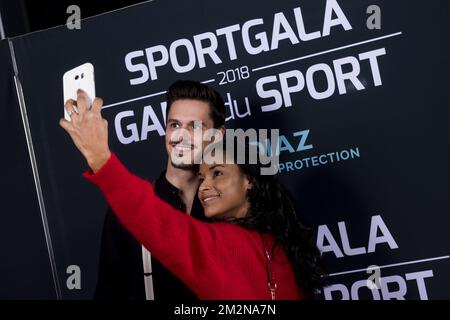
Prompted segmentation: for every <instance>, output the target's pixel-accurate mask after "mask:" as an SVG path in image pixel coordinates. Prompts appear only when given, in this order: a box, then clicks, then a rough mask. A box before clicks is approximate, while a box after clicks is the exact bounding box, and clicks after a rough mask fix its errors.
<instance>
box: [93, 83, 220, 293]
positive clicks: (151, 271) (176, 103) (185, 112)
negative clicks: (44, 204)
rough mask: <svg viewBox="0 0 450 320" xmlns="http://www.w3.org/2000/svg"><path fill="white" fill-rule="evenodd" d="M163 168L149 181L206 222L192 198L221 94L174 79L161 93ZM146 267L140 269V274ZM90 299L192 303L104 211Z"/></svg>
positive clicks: (164, 197) (172, 201) (173, 279)
mask: <svg viewBox="0 0 450 320" xmlns="http://www.w3.org/2000/svg"><path fill="white" fill-rule="evenodd" d="M166 98H167V110H166V119H167V121H166V137H165V144H166V151H167V153H168V155H169V157H168V160H167V169H166V170H165V171H163V172H162V173H161V175H160V176H159V178H158V179H157V180H156V181H155V182H154V187H155V192H156V194H157V195H158V197H160V198H161V199H162V200H164V201H166V202H167V203H169V204H170V205H171V206H172V207H174V208H176V209H179V210H180V211H183V212H186V213H187V214H191V213H192V215H193V216H194V217H196V218H198V219H205V218H204V216H203V209H202V206H201V204H200V202H199V201H198V198H197V188H198V178H197V170H198V166H197V165H196V164H195V163H194V159H195V158H196V157H198V155H199V154H200V153H201V152H202V151H203V148H204V143H203V141H202V132H204V131H206V130H208V129H211V128H215V129H218V130H219V131H218V132H221V133H222V134H223V132H224V125H225V106H224V102H223V100H222V98H221V97H220V94H219V93H218V92H216V91H215V90H213V89H212V88H210V87H208V86H206V85H204V84H201V83H198V82H195V81H188V80H184V81H177V82H175V83H174V84H173V85H171V86H170V88H169V90H168V91H167V94H166ZM144 269H145V270H144ZM94 298H95V299H98V300H107V299H108V300H109V299H120V300H145V299H156V300H184V301H189V300H191V301H192V300H195V299H196V297H195V295H194V293H193V292H192V291H191V290H190V289H189V288H188V287H187V286H185V285H184V284H183V283H182V282H181V281H180V280H178V278H176V276H175V275H173V274H172V273H170V271H168V270H167V269H166V268H165V267H164V266H162V265H161V264H160V263H159V262H158V261H157V260H156V259H153V258H151V253H149V252H148V251H146V250H145V248H143V247H142V246H141V245H140V244H139V242H137V241H136V240H135V239H134V238H133V237H132V236H131V234H130V233H128V231H127V230H125V228H124V227H123V226H122V225H121V224H120V222H119V221H118V220H117V218H116V216H115V215H114V213H113V212H112V211H111V209H110V208H109V209H108V211H107V213H106V217H105V221H104V226H103V232H102V243H101V252H100V262H99V272H98V282H97V288H96V292H95V296H94Z"/></svg>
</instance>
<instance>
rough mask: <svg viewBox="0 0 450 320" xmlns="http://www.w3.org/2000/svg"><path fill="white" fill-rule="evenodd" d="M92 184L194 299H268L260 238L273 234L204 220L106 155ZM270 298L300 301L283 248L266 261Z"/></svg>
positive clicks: (268, 239) (89, 175)
mask: <svg viewBox="0 0 450 320" xmlns="http://www.w3.org/2000/svg"><path fill="white" fill-rule="evenodd" d="M83 176H84V177H85V178H87V179H88V180H90V181H91V182H93V183H94V184H95V185H97V186H98V187H99V188H100V189H101V191H102V192H103V194H104V195H105V197H106V200H107V201H108V204H109V205H110V206H111V208H112V209H113V211H114V212H115V214H116V215H117V216H118V218H119V220H120V221H121V223H122V224H123V225H124V226H125V228H127V229H128V230H129V231H130V232H131V233H132V234H133V236H134V237H135V238H136V239H137V240H138V241H139V242H141V243H142V244H143V245H144V246H145V247H146V248H147V249H148V250H149V251H150V252H151V253H152V255H153V256H154V257H156V258H157V259H158V260H159V261H160V262H161V263H162V264H164V265H165V266H166V267H167V269H169V270H170V271H171V272H172V273H174V274H176V275H177V276H178V277H179V278H180V279H181V280H182V281H183V282H184V283H186V285H188V286H189V287H190V288H191V289H192V290H193V291H194V292H195V293H196V294H197V296H198V297H199V298H200V299H224V300H228V299H243V300H266V299H271V295H270V291H269V288H268V281H267V280H268V274H267V269H266V267H267V260H266V257H265V251H264V245H263V239H264V241H265V243H266V246H267V244H268V245H271V244H272V243H273V238H272V237H271V236H270V235H268V234H265V235H261V234H260V233H258V232H256V231H250V230H247V229H245V228H243V227H240V226H238V225H235V224H231V223H226V222H215V223H206V222H201V221H198V220H196V219H194V218H192V217H191V216H189V215H187V214H185V213H182V212H179V211H177V210H176V209H174V208H172V207H171V206H170V205H169V204H167V203H165V202H164V201H162V200H161V199H159V198H158V197H157V196H156V195H155V193H154V191H153V187H152V185H151V184H150V183H149V182H148V181H146V180H143V179H141V178H139V177H137V176H135V175H133V174H132V173H130V172H129V171H128V170H127V169H126V168H125V167H124V166H123V164H122V163H121V162H120V161H119V159H118V158H117V157H116V156H115V154H112V156H111V158H110V159H109V160H108V162H107V163H106V164H105V165H104V166H103V167H102V168H101V169H100V170H99V171H98V172H97V173H95V174H94V173H93V172H92V171H91V170H88V171H86V172H85V173H84V174H83ZM271 261H272V263H271V267H272V275H273V277H274V278H275V279H276V283H277V289H276V296H275V298H276V299H285V300H288V299H289V300H290V299H301V298H302V295H301V293H300V291H299V289H298V287H297V284H296V280H295V274H294V272H293V270H292V267H291V265H290V263H289V261H288V259H287V257H286V254H285V252H284V250H283V249H281V248H279V249H277V250H276V251H275V255H274V256H273V257H272V259H271Z"/></svg>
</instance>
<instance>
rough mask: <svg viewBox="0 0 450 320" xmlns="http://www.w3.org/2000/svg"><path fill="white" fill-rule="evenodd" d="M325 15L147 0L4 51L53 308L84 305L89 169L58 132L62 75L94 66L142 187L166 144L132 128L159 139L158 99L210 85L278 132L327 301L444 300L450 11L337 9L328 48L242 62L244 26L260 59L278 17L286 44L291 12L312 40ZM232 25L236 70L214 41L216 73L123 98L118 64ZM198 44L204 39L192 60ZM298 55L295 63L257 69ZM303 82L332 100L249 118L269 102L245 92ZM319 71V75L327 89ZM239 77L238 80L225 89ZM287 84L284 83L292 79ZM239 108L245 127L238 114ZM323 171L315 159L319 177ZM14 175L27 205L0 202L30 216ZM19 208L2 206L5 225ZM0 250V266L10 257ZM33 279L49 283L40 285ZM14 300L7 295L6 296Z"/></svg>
mask: <svg viewBox="0 0 450 320" xmlns="http://www.w3.org/2000/svg"><path fill="white" fill-rule="evenodd" d="M327 3H328V5H331V4H332V3H334V1H331V0H330V1H325V0H320V1H290V0H284V1H279V2H277V3H276V4H274V3H273V2H270V1H266V2H258V5H257V6H255V4H253V3H252V4H250V3H242V1H235V0H233V1H226V2H211V1H201V0H196V1H190V2H184V1H175V0H166V1H162V0H156V1H153V2H151V3H144V4H141V5H138V6H133V7H129V8H126V9H124V10H119V11H116V12H112V13H109V14H106V15H101V16H98V17H94V18H89V19H85V20H83V21H82V28H81V30H77V31H73V30H68V29H67V28H66V27H65V26H61V27H58V28H53V29H49V30H46V31H43V32H37V33H33V34H29V35H26V36H22V37H17V38H13V39H12V43H13V46H14V52H15V57H16V59H17V65H18V68H19V75H20V80H21V82H22V85H23V90H24V96H25V103H26V108H27V112H28V117H29V121H30V128H31V132H32V135H33V144H34V148H35V151H36V159H37V163H38V169H39V175H40V178H41V183H42V188H43V196H44V198H43V200H44V203H45V206H46V210H47V215H48V222H49V226H50V231H51V235H52V240H53V247H54V253H55V257H56V265H57V267H58V275H59V282H60V284H61V288H62V297H63V298H64V299H74V298H82V299H85V298H86V299H88V298H90V297H91V296H92V293H93V290H94V287H95V281H96V272H97V262H98V252H99V242H100V233H101V226H102V219H103V214H104V211H105V209H106V204H105V202H104V200H103V199H102V197H101V195H100V193H99V192H98V191H97V190H96V189H95V188H94V187H93V186H91V185H89V184H88V183H87V182H86V181H84V180H83V179H82V177H81V172H82V171H83V170H84V169H85V167H86V166H85V164H84V162H83V159H82V158H81V156H80V155H79V154H78V152H77V151H76V150H75V149H74V147H73V146H72V144H71V143H70V141H69V139H68V137H67V136H66V135H65V133H64V132H63V130H62V129H60V128H59V126H58V119H59V118H60V117H61V116H62V106H63V101H62V99H63V98H62V75H63V74H64V72H65V71H67V70H69V69H71V68H73V67H75V66H77V65H80V64H82V63H84V62H87V61H89V62H91V63H92V64H93V65H94V67H95V77H96V89H97V95H98V96H101V97H102V98H103V99H104V101H105V109H104V112H103V114H104V116H105V117H106V118H107V119H108V121H109V123H110V141H111V147H112V149H113V150H114V151H115V152H116V153H117V154H118V155H119V157H120V158H121V159H122V161H123V162H124V163H125V164H126V165H127V166H128V167H129V168H130V169H132V170H133V171H134V172H136V173H137V174H139V175H145V176H150V177H156V176H157V174H158V173H159V172H160V171H161V170H162V169H163V167H164V164H165V157H166V155H165V152H164V145H163V137H162V136H160V134H158V132H157V131H156V130H153V131H150V132H149V133H148V134H147V135H145V134H144V136H143V134H142V132H141V131H142V130H141V129H142V126H143V124H142V122H143V119H149V120H148V123H147V125H152V124H153V123H155V122H156V123H158V122H159V123H161V126H164V119H163V113H164V112H163V108H162V107H161V103H164V96H163V95H162V94H161V92H163V91H164V90H165V89H166V88H167V86H168V85H169V84H170V83H172V82H173V81H174V80H175V79H178V78H191V79H196V80H199V81H207V80H211V81H210V82H208V83H209V85H211V86H213V87H215V88H217V89H218V90H219V91H220V92H221V93H222V94H223V96H224V98H225V99H228V97H231V99H232V100H235V101H236V103H237V104H238V111H239V113H240V115H241V117H239V116H238V115H237V113H236V110H235V109H234V108H233V109H231V107H230V105H228V106H229V107H230V108H229V116H230V119H229V121H227V126H228V127H230V128H237V127H242V128H252V127H255V128H279V129H280V133H281V134H282V135H283V137H282V139H281V140H280V163H281V164H282V165H283V167H282V168H283V170H281V172H280V173H279V176H280V178H281V179H282V181H283V182H284V183H285V184H286V185H287V186H288V188H289V189H290V190H291V191H292V192H293V194H294V195H295V196H296V199H297V202H298V206H299V208H300V211H301V214H302V215H303V216H304V217H305V218H306V219H307V220H308V221H309V222H310V223H311V224H312V225H314V226H316V227H317V230H318V240H319V245H320V246H321V247H323V249H324V256H325V258H326V261H327V264H328V266H329V271H330V273H331V276H330V283H331V284H332V285H333V286H332V287H330V288H328V289H327V290H325V293H324V296H325V298H327V299H331V298H332V299H341V298H345V299H357V298H360V299H374V298H375V299H378V298H379V299H393V298H406V299H426V298H428V299H439V298H446V299H448V298H449V297H450V296H449V294H448V289H447V288H448V283H450V275H449V271H448V270H449V261H450V260H449V256H448V255H449V244H450V240H449V238H448V236H447V232H446V230H447V227H448V224H449V218H448V215H447V212H449V206H450V201H449V197H448V194H449V187H448V181H449V178H450V170H449V168H448V163H449V160H450V159H449V158H450V149H449V142H448V137H449V133H450V132H449V131H450V127H449V126H448V125H447V119H449V118H450V117H449V116H450V113H449V110H448V105H449V98H450V96H449V90H448V87H449V82H450V81H449V80H448V74H449V71H450V62H449V61H448V56H449V53H450V52H449V51H450V50H449V46H448V43H447V42H446V41H444V38H445V34H446V32H447V31H448V30H449V24H450V21H449V19H448V17H449V14H450V6H449V4H448V3H447V2H445V1H438V0H434V1H427V2H423V3H422V2H417V3H416V4H414V5H413V4H411V3H410V2H407V1H395V2H394V1H381V0H379V1H365V0H362V1H358V2H355V1H344V0H341V1H338V4H339V6H340V8H341V9H342V13H343V14H344V15H345V17H346V19H348V22H349V24H350V25H351V29H349V28H347V29H348V30H345V28H344V27H343V26H342V25H337V26H334V27H331V29H330V32H329V33H330V34H329V35H328V36H323V37H320V38H318V39H314V40H311V41H298V43H292V42H295V40H292V39H293V38H294V37H295V36H292V35H291V40H289V39H283V40H280V41H279V46H278V48H277V49H275V48H274V49H273V50H269V51H267V52H261V53H259V54H255V55H252V54H250V53H248V52H247V50H246V48H245V46H244V45H243V42H242V37H241V30H242V29H243V28H244V27H243V26H244V24H245V22H247V21H249V20H252V19H258V18H261V19H263V21H261V22H263V24H260V25H258V26H254V27H253V28H251V29H250V39H251V42H252V44H253V46H257V45H258V41H257V39H255V36H256V34H258V33H260V32H265V33H266V34H267V37H268V43H269V46H270V44H271V38H272V34H273V33H276V32H274V31H273V25H274V20H275V18H274V17H277V18H276V19H281V20H283V17H286V21H285V22H284V23H283V24H282V27H281V29H280V30H281V31H280V33H283V32H287V31H288V30H287V29H286V28H289V27H291V28H292V30H293V33H294V34H297V25H296V21H295V18H294V13H293V10H294V8H298V7H301V11H302V13H303V18H304V22H305V29H306V30H307V32H313V31H322V28H323V24H324V15H325V7H326V4H327ZM373 4H376V5H378V6H379V7H380V9H381V29H380V30H370V29H368V28H367V26H366V21H367V19H368V18H369V15H368V14H367V13H366V9H367V7H368V6H369V5H373ZM277 13H278V14H277ZM335 14H336V13H335ZM332 18H333V19H335V18H336V15H333V17H332ZM283 21H284V20H283ZM283 21H282V22H283ZM341 21H342V20H341ZM236 24H239V29H240V30H239V31H236V32H235V33H234V34H233V37H234V38H233V39H234V43H235V50H236V59H231V58H230V57H231V56H232V50H231V49H230V46H229V45H228V46H227V41H226V40H225V36H223V35H222V36H217V35H216V36H215V38H216V39H218V49H217V55H218V57H219V58H220V59H221V61H222V63H220V64H215V63H214V61H213V59H211V57H206V60H205V63H206V66H205V67H204V68H200V67H199V64H198V59H195V60H196V61H195V62H196V64H195V67H194V68H193V69H192V70H191V71H189V72H186V73H177V72H175V71H174V69H173V68H172V67H171V65H170V63H169V64H166V65H164V66H162V67H158V68H157V69H156V71H157V75H158V79H155V80H150V79H149V80H148V81H146V82H144V83H142V84H138V85H131V84H130V80H131V79H135V78H139V76H140V73H139V72H135V73H132V72H130V71H128V70H127V67H126V64H125V57H126V55H127V54H128V53H130V52H132V51H139V50H142V52H140V53H139V52H138V53H137V57H136V58H134V59H133V60H132V61H133V64H135V65H136V64H138V63H140V64H147V59H146V57H145V49H146V48H151V47H154V46H156V45H163V46H165V47H166V48H169V47H170V45H171V44H172V43H173V42H174V41H175V40H178V39H187V41H186V40H185V43H191V44H192V43H194V40H193V37H194V36H195V35H199V34H202V33H206V32H210V34H208V35H209V36H211V33H212V34H215V33H216V30H217V29H220V28H223V27H227V26H233V25H236ZM285 34H286V33H285ZM297 35H298V34H297ZM369 40H370V41H369ZM207 45H208V41H205V43H204V46H207ZM274 46H275V45H272V47H274ZM167 50H169V49H167ZM374 50H384V51H385V54H379V55H378V56H377V57H376V59H375V60H371V62H372V64H371V63H369V60H368V59H364V58H362V57H361V56H360V54H363V53H366V52H374ZM176 53H177V55H176V57H177V58H178V59H179V63H180V64H181V65H187V64H188V62H189V60H188V57H187V54H186V48H183V47H180V48H179V50H178V51H177V52H176ZM316 53H317V54H316ZM318 53H320V54H318ZM155 57H156V59H159V58H160V57H159V56H155ZM299 57H302V59H298V60H296V61H291V62H289V63H288V62H286V63H284V64H280V65H277V66H273V67H267V68H265V69H258V68H260V67H263V66H270V65H271V64H274V63H278V62H282V61H287V60H290V59H294V58H299ZM346 57H353V58H348V61H352V62H353V63H354V64H355V65H353V68H357V67H358V66H359V67H360V73H359V75H358V79H359V82H360V86H362V88H361V87H359V88H357V87H358V85H355V84H352V83H351V82H350V81H348V80H347V81H346V82H345V83H344V86H343V87H341V88H340V89H341V90H342V91H345V93H343V94H339V91H338V89H339V88H338V80H337V78H336V77H338V76H337V75H336V72H337V71H336V70H337V69H336V66H335V64H336V63H337V62H336V61H337V60H338V59H342V58H346ZM2 60H4V59H2ZM333 62H334V63H335V64H334V63H333ZM2 63H3V61H2ZM324 64H325V65H324ZM243 67H244V69H242V68H243ZM245 67H247V68H248V77H247V74H246V72H244V73H242V70H244V71H245V70H247V69H245ZM313 68H318V69H319V71H318V72H316V73H315V75H314V77H313V80H312V84H313V85H314V87H315V88H316V90H317V91H318V92H326V91H327V89H329V90H331V89H332V87H330V86H332V85H333V84H335V88H334V90H331V92H333V93H332V94H330V96H329V97H326V98H323V99H317V98H314V94H311V93H310V92H309V91H308V89H309V88H310V87H309V86H307V87H305V88H304V89H303V90H302V91H300V92H293V93H292V94H291V95H290V97H291V103H289V98H288V97H287V96H284V100H283V106H280V108H279V109H277V110H274V111H269V112H263V111H262V108H261V106H263V105H268V104H271V103H273V102H274V99H272V98H268V97H264V96H263V94H262V92H261V91H260V92H259V93H258V91H257V89H256V88H257V84H258V83H261V81H264V80H261V79H262V78H264V77H269V76H272V78H267V83H265V84H264V85H263V88H264V90H265V91H266V93H267V94H269V93H268V91H269V90H278V91H279V90H280V81H281V80H280V77H282V76H283V75H284V76H286V75H287V72H290V73H289V74H290V75H293V74H297V75H298V74H299V72H298V71H300V72H301V73H302V74H303V75H304V76H306V74H307V70H310V71H311V70H313ZM349 68H350V69H349ZM236 69H238V70H240V71H238V72H237V71H236ZM228 70H234V71H228ZM295 70H298V71H295ZM320 70H327V71H328V70H329V71H330V72H331V79H329V81H330V82H329V83H327V82H326V77H325V73H324V72H323V71H320ZM227 71H228V72H227ZM350 71H351V66H350V65H349V64H348V63H347V65H344V66H343V67H342V72H343V73H348V72H350ZM222 72H223V73H224V74H225V76H226V75H229V78H228V79H227V80H226V81H227V82H228V83H226V84H220V83H221V80H222V78H223V75H222ZM378 74H379V80H378V81H377V78H378V77H377V75H378ZM10 75H11V74H9V76H7V77H6V79H5V82H6V83H9V86H7V89H8V90H9V91H8V90H6V91H5V92H7V93H6V94H7V96H9V97H10V99H8V100H7V105H8V108H9V107H10V106H14V110H16V111H17V110H18V107H17V106H16V104H17V102H14V103H13V102H11V101H12V100H11V99H16V98H14V97H13V96H14V90H13V89H14V88H13V87H12V85H11V83H12V82H11V79H10ZM280 75H281V76H280ZM233 76H234V78H235V80H234V81H232V79H233ZM239 76H241V78H245V79H242V80H237V79H238V78H239ZM2 77H4V73H3V72H2ZM286 83H287V85H288V86H291V87H294V86H295V85H296V81H295V79H294V78H290V79H288V80H287V82H286ZM309 85H311V83H310V84H309ZM2 86H3V84H2ZM330 88H331V89H330ZM357 89H359V90H357ZM3 91H4V90H2V94H3ZM273 92H274V91H272V93H273ZM228 94H229V95H228ZM280 97H281V95H280ZM245 98H247V101H248V105H249V107H248V110H250V113H251V114H248V115H246V116H244V115H245V112H246V111H248V110H247V108H246V104H245V103H246V100H245ZM130 100H131V101H130ZM2 104H3V100H2ZM163 105H164V104H163ZM289 105H291V106H289ZM151 111H153V112H154V115H153V114H152V113H151ZM2 112H3V111H2ZM123 112H128V116H124V117H123V118H122V120H121V121H120V118H121V115H122V116H123V115H124V113H123ZM232 112H233V113H232ZM233 115H234V117H232V116H233ZM152 116H154V117H153V118H152ZM14 117H16V118H17V117H18V114H16V115H15V116H14ZM14 117H13V116H11V115H8V117H7V118H3V117H2V119H10V118H13V119H15V118H14ZM17 119H18V118H17ZM2 121H6V120H2ZM7 122H8V123H7V126H5V127H3V126H2V130H4V128H7V129H8V130H7V131H6V132H7V133H5V135H4V136H9V137H10V136H11V132H19V134H21V132H23V131H20V130H19V129H18V128H19V127H20V126H21V124H20V121H19V119H18V120H17V123H16V124H14V125H13V123H12V122H11V121H10V120H7ZM127 126H128V128H131V129H127ZM134 126H135V127H136V129H137V131H138V132H139V139H137V140H139V141H135V142H132V143H129V144H123V143H121V142H120V140H119V138H118V132H120V131H122V133H123V134H124V135H130V133H131V131H130V130H133V127H134ZM302 137H303V141H302ZM14 138H17V139H19V140H20V142H21V144H20V143H19V144H15V146H16V148H17V147H18V146H20V145H22V146H23V152H22V153H23V155H22V153H20V155H22V157H21V158H20V159H21V160H20V161H18V160H16V163H23V164H24V167H23V169H21V170H20V172H21V173H22V174H24V172H28V173H30V172H31V171H30V168H29V165H28V166H27V165H25V164H26V163H27V161H28V156H27V154H26V152H25V151H26V149H25V142H23V141H24V137H23V136H22V137H21V136H20V135H15V136H14ZM14 152H17V151H14ZM336 152H337V153H338V155H339V161H338V160H337V155H336ZM330 154H333V155H332V156H333V159H334V161H331V156H330ZM321 155H323V157H320V156H321ZM324 159H327V160H328V161H327V162H326V163H325V161H324ZM22 170H23V171H22ZM288 170H289V171H288ZM27 177H28V178H29V179H28V180H29V183H28V184H26V181H28V180H26V179H22V181H23V182H24V183H25V184H26V185H27V186H29V190H30V193H31V194H30V195H26V194H24V193H23V189H24V188H21V189H20V190H21V192H12V191H9V192H8V195H9V194H11V195H14V197H12V196H11V197H9V198H10V199H13V202H14V203H24V205H25V204H26V205H27V206H28V205H31V204H32V203H33V204H35V205H36V206H37V200H36V196H35V194H33V192H32V191H33V190H34V189H33V188H34V185H33V181H32V176H31V173H30V174H29V175H27ZM22 199H26V201H23V200H22ZM31 200H33V201H31ZM32 209H33V210H30V211H29V212H33V218H35V219H38V218H39V217H40V213H39V210H37V209H38V208H36V207H34V208H32ZM25 210H26V209H24V210H18V209H17V207H15V211H16V212H23V211H25ZM9 219H10V216H7V221H8V220H9ZM22 223H23V220H22ZM27 225H28V223H27ZM29 225H31V223H30V224H29ZM22 228H23V227H22ZM19 230H21V229H20V228H19V226H17V227H14V228H10V229H9V231H10V232H12V231H15V234H16V233H17V232H20V233H21V234H22V231H19ZM22 230H23V229H22ZM37 230H38V231H40V230H42V229H40V230H39V229H37ZM38 231H36V232H38ZM42 238H43V236H42V234H36V235H35V234H33V233H32V234H28V233H27V235H26V236H22V237H21V239H22V241H25V242H27V243H29V242H33V244H34V245H37V244H39V241H38V240H39V239H42ZM9 239H11V238H10V237H9ZM321 239H322V240H323V241H322V240H321ZM4 243H5V242H2V250H1V251H2V253H1V254H3V252H8V251H7V249H6V248H5V249H4V248H3V245H4ZM9 243H11V241H9ZM43 245H45V242H43ZM43 248H44V249H45V247H43ZM44 249H42V250H41V251H38V250H36V251H35V252H34V254H36V255H37V256H38V257H39V259H42V257H46V258H48V255H46V253H45V250H44ZM10 250H11V248H10ZM43 250H44V251H43ZM39 252H42V254H38V253H39ZM21 257H22V251H21V250H20V248H19V246H17V247H14V257H11V258H10V261H11V263H12V264H14V265H19V266H21V267H23V260H20V259H22V258H21ZM36 259H38V258H36ZM37 261H38V260H37ZM34 264H35V263H34V262H33V266H34ZM69 265H78V266H80V268H81V271H82V287H81V290H69V289H67V287H66V279H67V277H68V275H67V273H66V268H67V267H68V266H69ZM369 265H378V266H380V267H382V268H381V270H380V271H381V277H382V278H381V289H380V290H374V291H372V292H371V291H369V290H368V289H367V287H365V286H364V285H365V281H366V279H367V278H368V277H369V274H367V273H366V268H367V267H368V266H369ZM46 275H47V278H48V279H47V280H49V281H51V276H50V273H46ZM0 276H3V275H0ZM17 277H19V275H17V276H16V278H17ZM41 280H43V281H44V280H45V279H44V278H42V279H41ZM44 282H45V281H44ZM11 286H13V285H12V284H11ZM42 286H43V287H45V285H44V284H43V285H42ZM31 287H32V288H33V289H31V290H37V289H36V288H40V286H39V285H38V284H33V285H31ZM51 287H52V283H48V285H47V288H51ZM1 288H2V289H0V290H2V291H0V295H1V296H7V292H8V291H7V290H9V289H7V287H3V286H2V287H1ZM13 289H14V290H18V288H17V287H14V286H13ZM3 290H5V292H3ZM44 292H46V291H45V290H42V293H44ZM43 296H48V295H45V294H43Z"/></svg>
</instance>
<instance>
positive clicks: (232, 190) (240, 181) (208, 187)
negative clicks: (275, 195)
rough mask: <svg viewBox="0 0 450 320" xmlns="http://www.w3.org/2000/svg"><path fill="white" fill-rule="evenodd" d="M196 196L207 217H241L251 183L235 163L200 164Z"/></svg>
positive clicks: (244, 213)
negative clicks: (198, 185)
mask: <svg viewBox="0 0 450 320" xmlns="http://www.w3.org/2000/svg"><path fill="white" fill-rule="evenodd" d="M199 178H200V182H201V183H200V187H199V189H198V197H199V199H200V201H201V203H202V205H203V208H204V211H205V216H206V217H208V218H221V219H226V218H242V217H244V216H245V215H246V214H247V212H248V210H249V208H250V205H249V203H248V200H247V190H248V189H249V188H251V183H250V182H249V180H248V179H247V177H246V176H245V175H244V174H242V173H241V171H240V170H239V167H238V166H237V165H236V164H232V163H227V164H212V165H211V164H206V163H202V164H201V165H200V171H199Z"/></svg>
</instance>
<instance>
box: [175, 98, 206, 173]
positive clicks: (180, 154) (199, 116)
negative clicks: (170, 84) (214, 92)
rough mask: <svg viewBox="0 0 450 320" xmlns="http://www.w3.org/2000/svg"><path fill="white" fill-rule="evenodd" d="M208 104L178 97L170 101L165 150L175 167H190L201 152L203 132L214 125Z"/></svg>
mask: <svg viewBox="0 0 450 320" xmlns="http://www.w3.org/2000/svg"><path fill="white" fill-rule="evenodd" d="M209 114H210V108H209V104H208V103H207V102H204V101H200V100H191V99H180V100H176V101H175V102H173V103H172V106H171V107H170V110H169V114H168V115H167V127H166V150H167V153H168V154H169V158H170V161H171V163H172V165H173V166H174V167H176V168H190V167H192V166H193V165H194V159H196V157H199V156H201V153H202V152H203V147H204V145H203V139H202V138H203V132H204V131H206V130H208V129H211V128H213V127H214V123H213V120H212V119H211V117H210V115H209Z"/></svg>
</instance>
